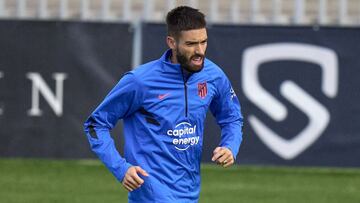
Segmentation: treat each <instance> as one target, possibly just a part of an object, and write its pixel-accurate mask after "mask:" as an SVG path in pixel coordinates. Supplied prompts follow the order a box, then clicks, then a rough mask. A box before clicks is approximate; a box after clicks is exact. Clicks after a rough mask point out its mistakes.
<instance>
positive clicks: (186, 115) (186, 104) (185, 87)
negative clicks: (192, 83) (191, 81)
mask: <svg viewBox="0 0 360 203" xmlns="http://www.w3.org/2000/svg"><path fill="white" fill-rule="evenodd" d="M181 74H182V77H183V81H184V91H185V117H188V97H187V80H188V79H186V78H185V76H184V72H183V69H182V68H181Z"/></svg>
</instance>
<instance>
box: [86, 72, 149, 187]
mask: <svg viewBox="0 0 360 203" xmlns="http://www.w3.org/2000/svg"><path fill="white" fill-rule="evenodd" d="M142 101H143V91H142V88H141V87H140V85H139V83H138V82H137V81H136V78H135V77H134V76H133V74H132V73H131V72H129V73H127V74H126V75H124V77H123V78H122V79H121V80H120V81H119V83H118V84H117V85H116V86H115V87H114V88H113V89H112V90H111V91H110V93H109V94H108V95H107V96H106V97H105V99H104V100H103V102H102V103H101V104H100V105H99V106H98V107H97V108H96V109H95V111H94V112H93V113H92V114H91V115H90V116H89V118H88V119H87V120H86V122H85V124H84V131H85V133H86V136H87V138H88V140H89V143H90V147H91V150H92V151H93V152H94V153H95V154H96V155H97V156H98V157H99V159H100V160H101V161H102V162H103V163H104V164H105V166H106V167H107V168H108V169H109V170H110V171H111V173H112V174H113V175H114V176H115V177H116V179H117V180H118V181H120V182H121V181H122V180H123V178H124V175H125V173H126V171H127V170H128V168H129V167H130V166H131V164H129V163H127V162H126V160H125V159H124V158H123V157H121V155H120V153H119V152H118V151H117V149H116V147H115V144H114V140H113V139H112V137H111V135H110V130H111V129H112V128H114V126H115V125H116V123H117V121H118V120H119V119H122V118H125V117H127V116H129V115H131V114H132V113H133V112H135V111H136V110H137V109H138V108H139V107H140V105H141V104H142Z"/></svg>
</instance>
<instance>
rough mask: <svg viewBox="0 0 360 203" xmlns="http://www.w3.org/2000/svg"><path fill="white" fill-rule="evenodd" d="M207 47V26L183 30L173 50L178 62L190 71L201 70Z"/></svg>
mask: <svg viewBox="0 0 360 203" xmlns="http://www.w3.org/2000/svg"><path fill="white" fill-rule="evenodd" d="M206 47H207V32H206V29H205V28H201V29H196V30H188V31H181V33H180V36H179V38H178V39H177V40H176V46H175V49H174V50H173V51H174V53H175V54H176V59H177V61H178V63H179V64H180V65H181V66H182V67H183V68H185V69H186V70H188V71H190V72H199V71H201V69H202V68H203V66H204V60H205V52H206Z"/></svg>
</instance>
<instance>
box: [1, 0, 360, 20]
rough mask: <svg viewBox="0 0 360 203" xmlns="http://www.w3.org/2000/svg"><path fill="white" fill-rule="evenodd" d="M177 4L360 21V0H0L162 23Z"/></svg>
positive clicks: (11, 7)
mask: <svg viewBox="0 0 360 203" xmlns="http://www.w3.org/2000/svg"><path fill="white" fill-rule="evenodd" d="M176 5H189V6H193V7H196V8H199V9H200V10H202V11H203V12H204V13H206V14H207V16H208V21H209V22H211V23H245V24H249V23H250V24H280V25H291V24H321V25H329V24H331V25H359V24H360V1H358V0H178V1H176V0H146V1H145V0H71V1H70V0H0V17H1V18H17V19H60V20H69V19H72V20H101V21H116V22H119V21H122V22H134V21H137V20H145V21H151V22H163V20H164V16H165V14H166V13H167V12H168V11H169V10H170V9H171V8H173V7H175V6H176Z"/></svg>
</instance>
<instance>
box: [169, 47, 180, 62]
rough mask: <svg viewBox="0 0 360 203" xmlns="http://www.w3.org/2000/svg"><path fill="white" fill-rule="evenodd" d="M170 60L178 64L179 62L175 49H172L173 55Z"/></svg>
mask: <svg viewBox="0 0 360 203" xmlns="http://www.w3.org/2000/svg"><path fill="white" fill-rule="evenodd" d="M170 61H171V63H173V64H178V63H179V62H178V61H177V58H176V52H175V51H174V50H171V56H170Z"/></svg>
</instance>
